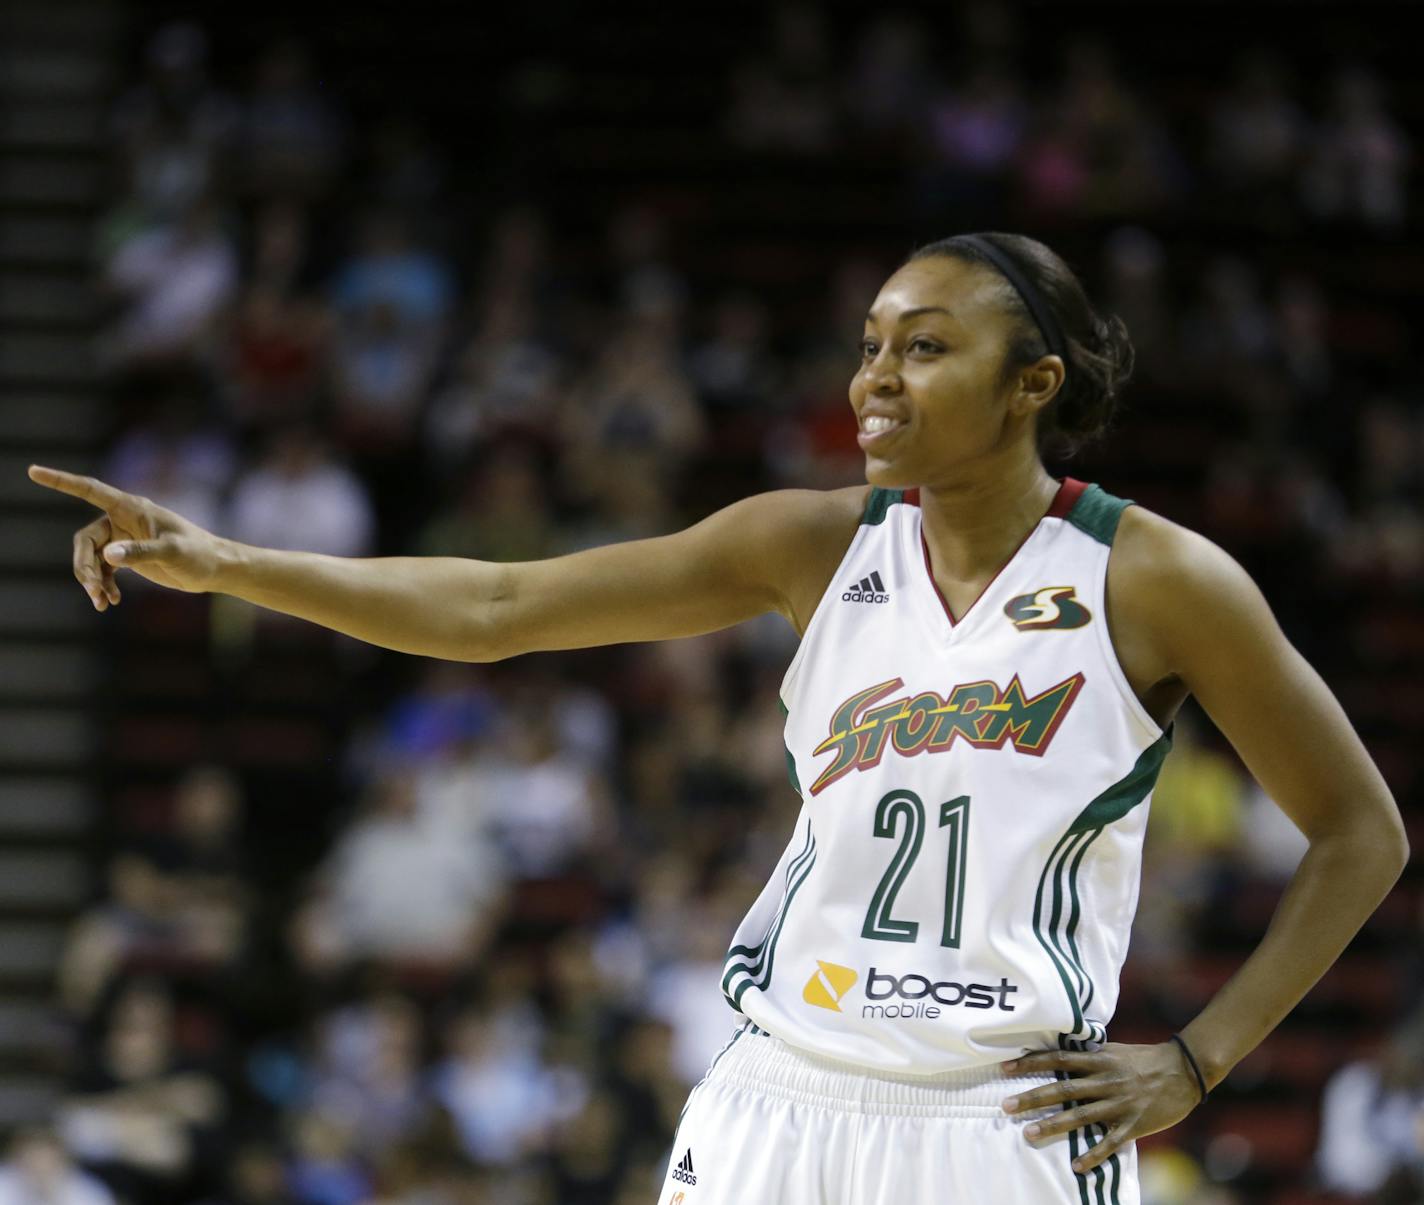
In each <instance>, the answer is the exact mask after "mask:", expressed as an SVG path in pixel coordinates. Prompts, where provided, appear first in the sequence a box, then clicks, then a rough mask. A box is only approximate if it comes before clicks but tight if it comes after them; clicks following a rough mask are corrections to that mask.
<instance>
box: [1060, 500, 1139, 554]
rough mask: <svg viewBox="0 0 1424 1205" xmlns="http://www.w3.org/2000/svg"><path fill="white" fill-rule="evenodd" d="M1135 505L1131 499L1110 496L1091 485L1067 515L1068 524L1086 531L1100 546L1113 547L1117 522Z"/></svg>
mask: <svg viewBox="0 0 1424 1205" xmlns="http://www.w3.org/2000/svg"><path fill="white" fill-rule="evenodd" d="M1132 505H1133V501H1132V499H1131V498H1119V497H1117V496H1116V495H1115V494H1110V493H1108V492H1107V490H1105V489H1103V487H1102V486H1100V485H1089V486H1088V488H1087V489H1085V490H1084V491H1083V492H1082V493H1081V494H1079V495H1078V501H1077V502H1075V503H1073V509H1072V510H1070V511H1069V512H1068V514H1067V516H1066V517H1067V519H1068V522H1070V523H1071V524H1073V526H1074V527H1076V528H1077V529H1078V530H1079V531H1085V532H1087V533H1088V534H1089V535H1090V536H1092V537H1093V539H1095V540H1097V541H1098V543H1100V544H1107V545H1109V546H1110V545H1111V544H1112V542H1113V536H1114V535H1116V534H1117V521H1118V520H1119V519H1120V518H1122V512H1123V511H1125V510H1126V509H1127V508H1128V507H1129V506H1132Z"/></svg>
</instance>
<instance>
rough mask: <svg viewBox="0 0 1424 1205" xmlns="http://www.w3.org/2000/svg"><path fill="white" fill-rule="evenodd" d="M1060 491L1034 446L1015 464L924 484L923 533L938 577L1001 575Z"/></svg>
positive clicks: (993, 465) (996, 465) (990, 466)
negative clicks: (1006, 564) (1005, 564)
mask: <svg viewBox="0 0 1424 1205" xmlns="http://www.w3.org/2000/svg"><path fill="white" fill-rule="evenodd" d="M1058 489H1059V482H1058V481H1056V480H1055V479H1054V478H1053V477H1051V476H1049V474H1048V470H1047V469H1045V468H1044V467H1043V463H1042V461H1040V460H1039V458H1038V454H1037V452H1036V451H1034V450H1033V449H1031V448H1030V449H1029V455H1028V456H1026V457H1025V456H1020V457H1019V458H1018V459H1016V460H1015V461H1013V462H1010V463H1007V464H1006V463H1004V462H1003V461H999V462H996V463H990V464H987V465H986V466H984V467H983V468H982V469H977V470H976V471H973V472H970V473H966V474H964V475H963V476H962V477H961V478H959V479H957V480H954V481H948V482H939V483H937V484H935V485H931V486H922V487H921V488H920V511H921V513H922V515H923V520H922V522H923V531H924V535H925V543H926V545H927V546H928V547H929V550H930V558H931V560H932V561H933V563H934V567H935V572H936V575H937V576H941V577H947V578H949V579H950V580H952V581H958V582H974V581H978V580H979V579H981V578H983V577H988V576H992V575H993V574H994V573H997V572H998V571H999V569H1000V568H1001V567H1002V566H1003V564H1004V562H1005V561H1007V560H1008V559H1009V557H1011V556H1012V555H1013V553H1014V550H1015V549H1016V548H1018V546H1019V545H1020V544H1022V543H1023V541H1024V538H1025V537H1026V536H1027V535H1028V533H1029V532H1031V531H1032V530H1033V529H1034V526H1035V525H1036V524H1037V523H1038V521H1039V520H1040V519H1041V518H1043V516H1044V515H1045V514H1047V513H1048V508H1049V507H1050V506H1051V505H1052V503H1053V498H1054V495H1055V494H1057V492H1058Z"/></svg>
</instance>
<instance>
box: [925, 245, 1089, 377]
mask: <svg viewBox="0 0 1424 1205" xmlns="http://www.w3.org/2000/svg"><path fill="white" fill-rule="evenodd" d="M949 241H950V242H952V243H968V244H969V245H970V246H971V247H973V248H974V249H975V250H976V251H979V252H981V253H982V254H983V255H984V256H985V258H987V259H988V260H990V261H991V262H992V263H993V265H994V266H995V267H996V268H998V269H999V271H1000V272H1002V273H1003V275H1004V279H1005V280H1007V281H1008V282H1009V283H1010V284H1011V285H1013V286H1014V289H1015V290H1016V291H1017V292H1018V295H1019V296H1020V297H1022V298H1023V303H1024V305H1026V306H1028V312H1029V313H1030V314H1032V315H1033V320H1034V321H1035V322H1037V323H1038V329H1039V333H1040V334H1042V335H1043V341H1044V342H1045V343H1047V344H1048V350H1049V351H1050V352H1052V353H1053V354H1054V355H1055V356H1059V357H1060V358H1061V359H1062V360H1063V363H1064V366H1065V367H1066V366H1067V364H1068V352H1067V350H1066V348H1065V346H1064V343H1063V332H1062V331H1060V330H1059V329H1058V322H1057V320H1056V319H1055V318H1054V317H1053V311H1052V310H1051V309H1050V308H1049V307H1048V305H1047V304H1046V303H1045V302H1044V300H1043V298H1042V297H1041V296H1040V295H1039V292H1038V290H1037V289H1035V288H1034V287H1033V283H1032V282H1031V281H1030V280H1029V279H1028V277H1027V276H1025V275H1024V274H1023V273H1022V272H1020V271H1019V269H1018V265H1016V264H1015V263H1014V261H1013V260H1012V259H1010V258H1009V257H1008V256H1007V255H1005V254H1004V253H1003V252H1002V251H1000V250H999V248H997V247H996V246H994V244H993V243H991V242H990V241H989V240H988V239H986V238H981V237H980V236H979V235H977V234H960V235H956V236H955V237H954V238H952V239H950V240H949Z"/></svg>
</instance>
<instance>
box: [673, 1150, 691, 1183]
mask: <svg viewBox="0 0 1424 1205" xmlns="http://www.w3.org/2000/svg"><path fill="white" fill-rule="evenodd" d="M672 1178H673V1179H674V1180H678V1181H680V1182H681V1183H683V1184H696V1183H697V1176H696V1175H695V1174H694V1173H693V1170H692V1148H691V1147H688V1148H687V1154H685V1155H684V1156H683V1157H682V1162H681V1163H679V1164H678V1165H677V1166H676V1167H675V1168H673V1169H672Z"/></svg>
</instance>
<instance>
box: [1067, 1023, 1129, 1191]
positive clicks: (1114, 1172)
mask: <svg viewBox="0 0 1424 1205" xmlns="http://www.w3.org/2000/svg"><path fill="white" fill-rule="evenodd" d="M1058 1048H1059V1049H1060V1050H1083V1049H1085V1048H1086V1043H1084V1042H1074V1041H1070V1040H1069V1039H1068V1038H1066V1037H1064V1036H1063V1035H1062V1034H1059V1035H1058ZM1053 1077H1054V1078H1055V1079H1058V1080H1066V1079H1068V1078H1070V1077H1069V1075H1068V1073H1067V1072H1066V1071H1055V1072H1054V1073H1053ZM1075 1103H1076V1102H1075V1101H1072V1100H1065V1101H1064V1102H1063V1108H1062V1109H1061V1110H1060V1111H1061V1112H1065V1113H1066V1112H1067V1111H1068V1110H1069V1109H1071V1108H1073V1107H1074V1105H1075ZM1094 1129H1098V1130H1101V1131H1102V1133H1100V1134H1096V1135H1095V1134H1094V1133H1093V1131H1094ZM1080 1130H1081V1131H1082V1135H1083V1147H1082V1150H1081V1152H1080V1151H1079V1148H1078V1134H1079V1131H1080ZM1105 1137H1107V1128H1106V1127H1105V1126H1103V1125H1102V1124H1101V1123H1100V1122H1090V1123H1089V1124H1088V1125H1086V1126H1079V1127H1078V1129H1077V1130H1069V1131H1068V1158H1069V1160H1070V1162H1069V1164H1068V1170H1069V1171H1073V1165H1072V1162H1071V1160H1073V1159H1076V1158H1078V1155H1079V1154H1080V1153H1082V1154H1085V1155H1086V1154H1087V1153H1088V1152H1089V1151H1090V1150H1092V1149H1093V1147H1095V1146H1097V1145H1098V1143H1099V1142H1101V1141H1102V1140H1103V1139H1104V1138H1105ZM1106 1167H1107V1171H1104V1170H1103V1168H1104V1164H1101V1163H1100V1164H1098V1166H1097V1167H1095V1168H1093V1169H1092V1171H1086V1172H1080V1171H1073V1178H1074V1179H1075V1180H1077V1182H1078V1200H1079V1201H1080V1202H1081V1205H1121V1198H1120V1197H1119V1195H1118V1189H1119V1186H1120V1185H1121V1183H1122V1163H1121V1161H1120V1160H1119V1159H1118V1157H1117V1155H1116V1154H1112V1155H1109V1156H1108V1161H1107V1164H1106ZM1109 1175H1111V1177H1112V1187H1111V1188H1110V1189H1108V1191H1107V1193H1106V1195H1105V1194H1104V1192H1103V1189H1104V1188H1105V1187H1106V1185H1107V1182H1108V1177H1109ZM1089 1176H1092V1177H1093V1182H1094V1183H1093V1197H1091V1198H1090V1197H1089V1195H1088V1177H1089Z"/></svg>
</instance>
